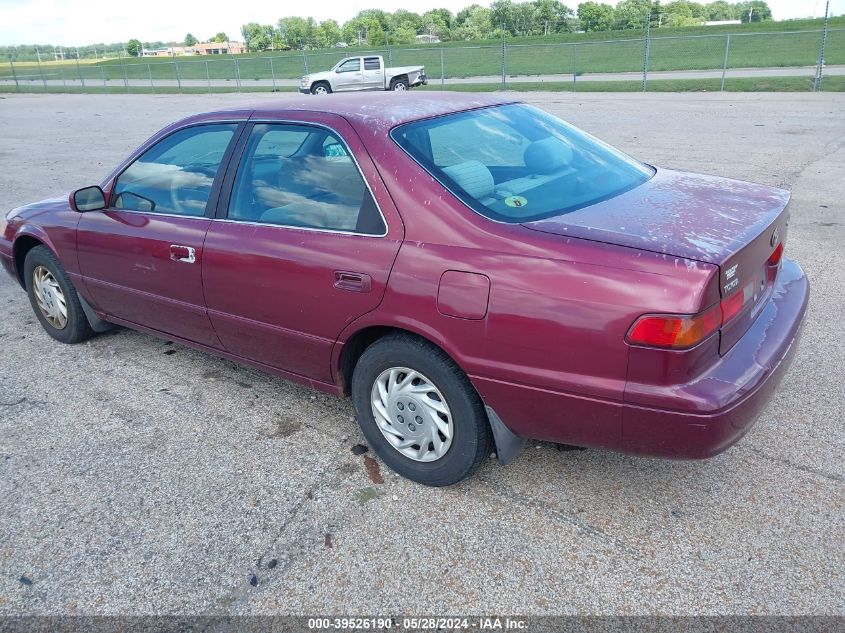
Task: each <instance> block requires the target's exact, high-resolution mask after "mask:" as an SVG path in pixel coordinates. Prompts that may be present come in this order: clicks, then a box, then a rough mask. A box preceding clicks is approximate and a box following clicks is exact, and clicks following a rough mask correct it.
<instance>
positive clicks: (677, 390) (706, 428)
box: [471, 259, 809, 459]
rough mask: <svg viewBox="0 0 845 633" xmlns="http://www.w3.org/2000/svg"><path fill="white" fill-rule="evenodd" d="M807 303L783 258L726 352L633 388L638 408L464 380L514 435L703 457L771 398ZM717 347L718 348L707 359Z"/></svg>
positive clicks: (729, 440) (743, 427)
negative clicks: (670, 378)
mask: <svg viewBox="0 0 845 633" xmlns="http://www.w3.org/2000/svg"><path fill="white" fill-rule="evenodd" d="M808 299H809V284H808V282H807V278H806V276H805V275H804V271H802V270H801V268H800V267H799V266H798V265H797V264H796V263H795V262H792V261H790V260H788V259H784V260H783V264H782V268H781V270H780V272H779V273H778V278H777V281H776V282H775V285H774V288H773V291H772V296H771V298H770V299H769V301H768V302H767V303H766V304H765V305H764V307H763V308H762V311H761V313H760V314H759V315H758V317H757V319H756V320H755V321H754V323H753V324H752V326H751V327H750V328H749V330H748V331H747V332H746V333H745V334H744V335H743V337H742V338H741V339H740V340H739V341H738V342H737V343H736V344H735V345H734V346H733V347H732V348H731V350H730V351H729V352H728V353H727V354H725V355H724V356H722V357H721V358H719V360H718V361H717V362H716V363H715V364H714V365H713V366H712V367H710V368H709V369H707V370H706V371H704V372H703V373H702V374H701V375H699V376H697V377H696V378H695V379H694V380H692V381H690V382H687V383H682V384H677V383H675V384H669V385H660V386H653V387H651V388H649V386H648V385H637V387H638V390H637V395H636V398H642V400H640V404H636V402H634V401H632V400H634V398H631V397H630V395H626V398H625V399H624V400H623V401H621V402H620V401H609V400H602V399H597V398H590V397H585V396H580V395H575V394H567V393H561V392H557V391H552V390H548V389H543V388H539V387H533V386H528V385H517V384H513V383H507V382H502V381H497V380H493V379H490V378H486V377H480V376H471V379H472V382H473V384H474V385H475V387H476V389H477V390H478V392H479V394H480V395H481V398H482V400H484V402H485V404H486V405H488V406H490V407H491V408H492V409H494V410H495V412H496V413H497V414H498V416H499V417H500V418H501V420H502V422H503V423H504V424H505V425H507V428H508V429H509V430H510V431H511V432H513V433H514V434H516V435H521V436H524V437H529V438H533V439H539V440H547V441H551V442H558V443H562V444H574V445H578V446H589V447H593V448H603V449H610V450H616V451H622V452H625V453H631V454H636V455H645V456H652V457H666V458H674V459H704V458H707V457H712V456H713V455H716V454H718V453H721V452H722V451H724V450H726V449H727V448H729V447H730V446H731V445H733V444H734V443H736V442H737V441H738V440H739V439H740V438H741V437H742V436H743V435H744V434H745V433H746V432H747V431H748V429H749V428H751V426H752V425H753V423H754V422H755V420H756V419H757V417H758V415H759V414H760V412H761V410H762V409H763V407H764V406H765V405H766V403H768V401H769V400H770V399H771V396H772V393H773V392H774V390H775V389H776V388H777V386H778V383H779V382H780V379H781V378H782V377H783V375H784V374H785V373H786V370H787V368H788V367H789V364H790V361H791V360H792V357H793V355H794V353H795V349H796V347H797V345H796V343H797V340H798V338H799V336H800V332H801V324H802V322H803V319H804V314H805V312H806V310H807V302H808ZM717 349H718V342H716V343H715V348H714V349H713V353H717V351H716V350H717ZM649 389H650V392H649ZM649 398H650V400H649ZM661 400H662V401H670V402H672V403H673V405H672V406H671V408H670V407H669V406H666V407H661V406H659V405H658V404H656V403H658V402H660V401H661ZM644 402H645V403H647V404H643V403H644Z"/></svg>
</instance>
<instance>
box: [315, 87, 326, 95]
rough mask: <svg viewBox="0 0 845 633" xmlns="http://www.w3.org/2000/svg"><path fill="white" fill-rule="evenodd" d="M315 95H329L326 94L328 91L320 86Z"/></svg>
mask: <svg viewBox="0 0 845 633" xmlns="http://www.w3.org/2000/svg"><path fill="white" fill-rule="evenodd" d="M314 94H316V95H324V94H327V93H326V89H325V88H324V87H323V86H320V87H319V88H317V89H316V90H314Z"/></svg>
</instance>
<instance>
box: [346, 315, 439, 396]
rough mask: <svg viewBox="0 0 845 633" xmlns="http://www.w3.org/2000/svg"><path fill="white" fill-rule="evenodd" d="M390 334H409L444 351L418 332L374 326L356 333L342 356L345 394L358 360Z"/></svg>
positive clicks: (347, 393)
mask: <svg viewBox="0 0 845 633" xmlns="http://www.w3.org/2000/svg"><path fill="white" fill-rule="evenodd" d="M390 334H407V335H409V336H415V337H417V338H419V339H422V340H424V341H428V342H429V343H431V344H432V345H435V346H437V347H438V348H439V349H441V350H443V348H442V347H440V345H437V343H435V342H434V341H432V340H431V339H428V338H426V337H424V336H421V335H419V334H417V333H416V332H411V331H410V330H405V329H403V328H398V327H390V326H386V325H374V326H371V327H366V328H364V329H362V330H359V331H358V332H355V334H353V335H352V336H351V337H349V340H347V341H346V343H345V344H344V345H343V351H342V352H341V354H340V375H341V377H342V378H343V392H344V394H346V395H349V389H350V387H351V385H352V372H353V371H355V365H357V364H358V359H359V358H361V355H362V354H363V353H364V350H366V349H367V348H368V347H369V346H370V345H372V344H373V343H375V342H376V341H378V340H380V339H382V338H384V337H385V336H388V335H390ZM443 353H444V354H446V355H447V356H448V355H449V354H448V352H446V350H443Z"/></svg>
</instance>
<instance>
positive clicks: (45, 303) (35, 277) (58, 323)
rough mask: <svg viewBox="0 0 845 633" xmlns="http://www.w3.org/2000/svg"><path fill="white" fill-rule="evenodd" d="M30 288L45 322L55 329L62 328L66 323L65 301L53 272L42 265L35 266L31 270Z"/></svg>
mask: <svg viewBox="0 0 845 633" xmlns="http://www.w3.org/2000/svg"><path fill="white" fill-rule="evenodd" d="M32 289H33V291H34V293H35V303H37V304H38V309H39V310H41V314H43V315H44V318H45V319H47V322H48V323H49V324H50V325H52V326H53V327H54V328H56V329H57V330H62V329H64V327H65V326H66V325H67V301H66V299H65V293H64V292H62V287H61V286H60V285H59V282H58V281H56V278H55V277H53V273H51V272H50V271H49V270H47V268H46V267H44V266H36V267H35V270H33V271H32Z"/></svg>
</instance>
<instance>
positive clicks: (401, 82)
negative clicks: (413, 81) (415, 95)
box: [390, 77, 411, 92]
mask: <svg viewBox="0 0 845 633" xmlns="http://www.w3.org/2000/svg"><path fill="white" fill-rule="evenodd" d="M390 89H391V90H395V91H399V92H404V91H406V90H410V89H411V85H410V84H409V83H408V80H407V79H405V78H403V77H400V78H398V79H394V80H393V81H391V82H390Z"/></svg>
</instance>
